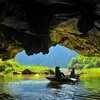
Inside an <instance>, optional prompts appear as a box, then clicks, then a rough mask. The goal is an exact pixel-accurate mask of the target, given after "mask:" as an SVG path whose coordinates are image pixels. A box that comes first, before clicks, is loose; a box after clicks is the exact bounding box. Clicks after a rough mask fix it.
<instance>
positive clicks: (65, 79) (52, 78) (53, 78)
mask: <svg viewBox="0 0 100 100" xmlns="http://www.w3.org/2000/svg"><path fill="white" fill-rule="evenodd" d="M79 77H80V75H79V74H78V75H75V77H70V76H68V75H67V76H65V77H56V76H47V77H46V79H48V80H50V81H56V82H76V81H78V79H79Z"/></svg>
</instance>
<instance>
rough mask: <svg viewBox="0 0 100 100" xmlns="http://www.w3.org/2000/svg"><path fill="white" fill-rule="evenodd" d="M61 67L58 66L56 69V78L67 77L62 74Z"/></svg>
mask: <svg viewBox="0 0 100 100" xmlns="http://www.w3.org/2000/svg"><path fill="white" fill-rule="evenodd" d="M59 68H60V67H59V66H56V68H55V76H56V77H65V75H64V73H63V72H61V71H60V70H59Z"/></svg>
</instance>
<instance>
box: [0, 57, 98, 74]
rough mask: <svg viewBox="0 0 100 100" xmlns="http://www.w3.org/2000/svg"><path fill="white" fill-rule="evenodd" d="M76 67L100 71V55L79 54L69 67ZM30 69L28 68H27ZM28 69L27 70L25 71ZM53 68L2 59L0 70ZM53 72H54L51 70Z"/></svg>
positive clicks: (15, 70)
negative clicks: (87, 55)
mask: <svg viewBox="0 0 100 100" xmlns="http://www.w3.org/2000/svg"><path fill="white" fill-rule="evenodd" d="M72 67H75V69H77V70H76V72H78V73H80V72H81V71H82V70H83V69H84V73H100V58H99V57H86V56H81V55H79V56H77V57H75V58H72V59H71V61H70V63H69V65H68V69H72ZM27 69H28V70H27ZM25 70H26V71H25ZM47 70H49V72H51V70H52V71H53V72H54V70H55V68H48V67H47V66H42V65H40V66H36V65H23V64H19V63H18V62H17V61H16V60H14V59H12V60H7V61H2V60H0V72H3V73H5V74H7V73H13V72H21V73H22V72H23V71H25V73H27V72H28V71H31V72H34V73H43V72H44V71H47ZM60 70H62V71H65V70H67V68H60ZM51 73H52V72H51Z"/></svg>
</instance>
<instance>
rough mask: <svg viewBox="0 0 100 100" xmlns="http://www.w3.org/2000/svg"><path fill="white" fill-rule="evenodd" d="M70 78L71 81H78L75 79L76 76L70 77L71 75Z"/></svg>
mask: <svg viewBox="0 0 100 100" xmlns="http://www.w3.org/2000/svg"><path fill="white" fill-rule="evenodd" d="M69 79H70V80H71V81H77V79H75V78H70V77H69Z"/></svg>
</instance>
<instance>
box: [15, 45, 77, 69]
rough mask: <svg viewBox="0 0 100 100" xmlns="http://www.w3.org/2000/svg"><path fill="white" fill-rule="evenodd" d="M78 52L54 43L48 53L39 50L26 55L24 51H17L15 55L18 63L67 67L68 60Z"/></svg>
mask: <svg viewBox="0 0 100 100" xmlns="http://www.w3.org/2000/svg"><path fill="white" fill-rule="evenodd" d="M77 55H78V54H77V53H76V52H75V51H73V50H70V49H68V48H66V47H64V46H60V45H56V46H52V47H51V48H50V49H49V53H48V54H45V55H43V54H42V53H41V52H40V53H38V54H34V55H31V56H28V55H27V54H26V53H25V51H22V52H20V53H18V54H17V55H16V57H15V60H17V61H18V62H19V63H20V64H25V65H33V64H34V65H43V66H46V67H50V68H51V67H55V66H60V67H64V68H65V67H67V66H68V64H69V62H70V60H71V59H72V58H73V57H76V56H77Z"/></svg>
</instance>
